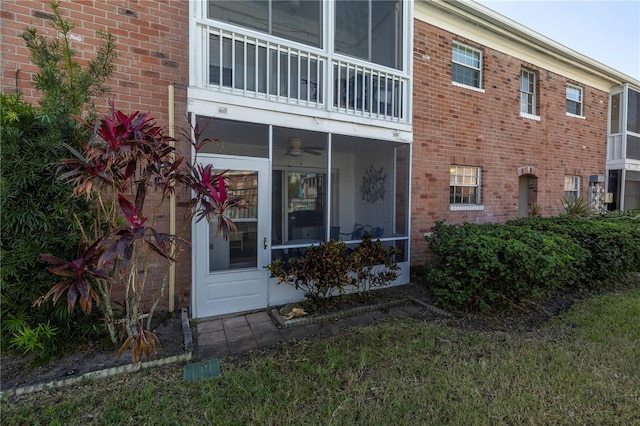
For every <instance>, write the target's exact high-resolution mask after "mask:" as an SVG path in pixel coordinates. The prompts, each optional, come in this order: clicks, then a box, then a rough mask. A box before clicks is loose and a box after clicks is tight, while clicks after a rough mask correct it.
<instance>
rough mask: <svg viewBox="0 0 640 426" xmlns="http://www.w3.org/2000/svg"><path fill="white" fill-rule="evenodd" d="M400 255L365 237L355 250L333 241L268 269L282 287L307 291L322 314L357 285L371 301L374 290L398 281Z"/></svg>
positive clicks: (363, 295) (359, 290) (277, 261)
mask: <svg viewBox="0 0 640 426" xmlns="http://www.w3.org/2000/svg"><path fill="white" fill-rule="evenodd" d="M397 252H398V250H397V249H396V248H395V247H387V246H385V245H384V244H383V243H382V242H381V241H380V240H376V241H373V239H372V237H371V235H370V234H365V235H363V237H362V243H360V244H359V245H358V246H356V247H355V248H354V249H353V250H349V248H348V247H347V245H346V243H344V242H342V241H337V240H329V241H326V242H321V243H320V244H318V245H312V246H310V247H307V248H306V250H305V253H304V255H303V256H300V257H292V258H290V259H289V260H288V261H287V262H285V261H284V260H282V259H276V260H274V261H273V262H272V263H271V264H270V265H267V266H266V269H267V270H269V272H270V273H271V277H272V278H273V277H276V278H278V281H279V283H282V282H286V283H289V284H291V285H292V286H293V287H295V288H296V289H301V290H303V291H304V294H305V299H306V300H307V301H308V302H309V303H310V304H311V308H312V309H319V310H321V309H324V308H326V307H327V306H328V305H329V304H330V303H331V300H332V297H333V296H338V297H340V296H342V295H343V294H344V293H345V290H346V289H347V287H348V286H351V285H353V286H354V289H355V291H356V293H357V294H358V295H360V296H361V297H363V298H364V299H367V298H369V295H370V290H371V289H373V288H375V287H380V286H384V285H387V284H389V283H390V282H391V281H393V280H395V279H396V278H397V277H398V273H397V271H398V269H400V268H399V266H398V264H397V262H396V261H395V260H394V258H393V256H394V254H396V253H397Z"/></svg>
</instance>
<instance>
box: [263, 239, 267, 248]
mask: <svg viewBox="0 0 640 426" xmlns="http://www.w3.org/2000/svg"><path fill="white" fill-rule="evenodd" d="M263 242H264V249H265V250H266V249H267V246H268V243H267V237H265V238H264V241H263Z"/></svg>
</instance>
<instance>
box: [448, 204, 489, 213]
mask: <svg viewBox="0 0 640 426" xmlns="http://www.w3.org/2000/svg"><path fill="white" fill-rule="evenodd" d="M481 210H484V205H483V204H449V211H452V212H463V211H481Z"/></svg>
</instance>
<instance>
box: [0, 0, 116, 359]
mask: <svg viewBox="0 0 640 426" xmlns="http://www.w3.org/2000/svg"><path fill="white" fill-rule="evenodd" d="M51 8H52V15H51V21H50V22H51V25H52V27H53V29H54V30H56V31H57V34H58V37H53V38H50V39H49V38H47V37H45V36H43V35H41V34H39V33H38V31H37V30H35V29H33V28H30V29H27V30H26V31H25V32H24V33H23V34H22V37H23V39H24V40H25V43H26V46H27V48H28V49H29V54H30V58H31V61H32V62H33V63H34V64H35V65H37V66H38V72H37V73H36V74H35V77H34V83H35V87H36V89H38V90H39V91H41V92H42V96H41V98H40V99H39V102H38V105H37V106H34V105H31V104H29V103H27V102H25V101H24V99H23V98H22V97H21V96H20V95H19V94H0V134H2V163H3V167H2V169H1V170H0V191H1V193H0V199H1V203H2V204H1V210H2V222H1V230H0V232H1V233H2V239H1V240H0V255H1V257H2V268H0V281H1V285H2V296H1V298H0V311H1V312H2V314H1V317H2V342H3V348H15V349H18V350H19V351H21V352H31V353H35V354H36V355H37V356H38V357H40V358H42V357H48V356H50V355H52V354H54V353H57V352H60V351H64V350H65V349H66V348H67V347H68V346H69V345H72V344H73V343H74V342H78V341H87V340H95V339H97V338H99V337H100V335H101V327H99V326H98V325H97V324H99V316H98V313H93V314H92V315H90V316H89V317H81V316H80V314H79V313H78V312H76V311H73V312H68V311H67V309H66V308H65V307H61V306H53V305H52V304H51V303H48V304H45V305H43V306H41V308H40V309H35V308H34V307H32V304H33V301H34V300H35V299H36V297H38V296H40V295H42V294H43V293H44V292H46V291H47V289H49V288H50V287H51V286H52V285H53V284H55V283H56V281H55V277H54V276H52V275H50V274H48V273H47V271H46V269H45V267H44V266H43V264H42V263H41V262H40V261H39V256H40V253H43V252H46V253H56V254H57V255H58V256H61V257H64V258H73V256H74V254H75V253H76V251H77V247H78V242H79V240H80V234H81V232H80V230H79V228H78V223H82V224H88V223H90V222H91V221H92V219H91V218H90V217H89V216H88V215H86V214H85V213H84V212H86V211H87V204H86V202H85V201H84V200H82V199H78V198H73V197H71V194H72V190H71V187H70V186H69V185H68V184H66V183H64V182H62V181H60V180H59V179H58V178H57V176H56V168H55V163H56V162H57V161H58V160H60V159H61V158H62V157H64V156H66V155H67V150H66V149H65V148H64V146H63V144H67V145H69V146H72V147H79V146H80V141H82V140H85V139H86V138H88V134H90V132H89V131H88V130H87V129H86V128H85V127H84V126H79V125H78V123H77V122H76V121H75V120H74V119H73V117H72V116H73V115H84V116H86V117H87V118H88V119H89V118H90V117H92V116H95V112H94V109H93V107H92V105H90V104H91V102H92V101H93V99H94V97H95V96H102V95H104V94H106V93H107V91H108V88H107V86H106V85H105V83H106V81H107V80H108V78H109V76H110V74H111V72H112V69H113V66H112V63H113V60H114V59H115V58H116V57H117V53H116V50H115V49H116V48H115V42H114V38H113V37H112V36H111V35H109V34H106V33H105V34H99V38H100V39H101V40H102V42H101V44H100V45H98V46H96V55H95V57H93V58H83V59H82V60H78V59H77V58H76V55H75V53H74V51H73V49H71V44H70V38H69V36H70V32H71V30H72V29H73V24H71V23H70V22H68V21H66V20H64V19H63V18H62V16H61V12H60V8H59V5H58V3H52V4H51ZM9 165H10V166H9Z"/></svg>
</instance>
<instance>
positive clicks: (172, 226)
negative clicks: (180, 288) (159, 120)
mask: <svg viewBox="0 0 640 426" xmlns="http://www.w3.org/2000/svg"><path fill="white" fill-rule="evenodd" d="M168 89H169V136H170V137H171V139H170V141H169V145H170V146H171V147H175V140H174V139H173V138H174V137H175V108H174V87H173V84H169V88H168ZM171 160H172V161H173V153H172V154H171ZM169 234H170V235H176V194H175V192H174V191H171V195H170V196H169ZM169 253H170V255H171V258H174V259H175V253H176V243H175V242H173V241H172V242H171V248H170V251H169ZM175 293H176V263H175V262H170V263H169V312H173V311H175V308H176V306H175V299H174V298H175Z"/></svg>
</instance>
